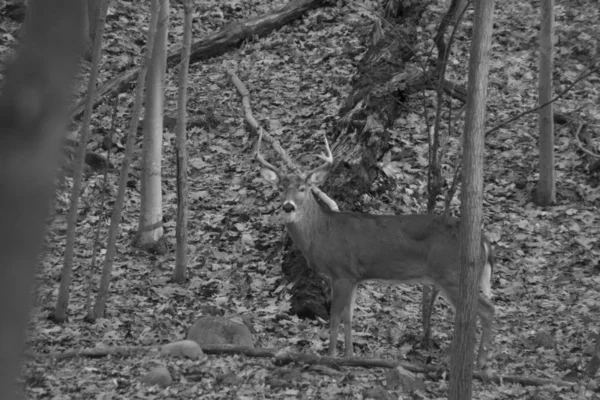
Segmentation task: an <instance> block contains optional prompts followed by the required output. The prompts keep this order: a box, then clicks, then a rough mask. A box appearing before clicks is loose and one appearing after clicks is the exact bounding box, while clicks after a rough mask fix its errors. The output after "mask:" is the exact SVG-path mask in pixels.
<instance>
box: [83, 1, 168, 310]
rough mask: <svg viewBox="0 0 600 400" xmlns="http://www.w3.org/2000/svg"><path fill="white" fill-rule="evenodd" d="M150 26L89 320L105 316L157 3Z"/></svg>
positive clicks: (152, 42) (148, 62) (155, 21)
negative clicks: (100, 273) (100, 272)
mask: <svg viewBox="0 0 600 400" xmlns="http://www.w3.org/2000/svg"><path fill="white" fill-rule="evenodd" d="M150 12H151V16H150V26H149V27H148V41H147V43H146V51H145V53H144V57H143V58H142V65H141V67H140V73H139V75H138V77H137V83H136V87H135V103H134V105H133V110H132V111H131V119H130V121H129V130H128V132H127V141H126V143H125V156H124V157H123V164H121V174H120V176H119V188H118V190H117V198H116V199H115V205H114V208H113V212H112V215H111V218H110V228H109V230H108V241H107V243H106V256H105V257H104V267H103V268H102V276H101V277H100V286H99V288H98V295H97V297H96V302H95V303H94V309H93V310H92V313H89V314H88V315H87V319H88V320H89V321H94V320H95V319H96V318H99V317H102V316H104V312H105V308H106V299H107V298H108V287H109V284H110V274H111V272H112V266H113V260H114V258H115V254H116V252H117V235H118V233H119V221H121V213H122V211H123V203H124V202H125V192H126V191H127V180H128V176H129V165H130V164H131V158H132V156H133V147H134V145H135V138H136V136H137V135H136V134H137V130H138V124H139V121H140V116H141V115H142V106H143V104H144V83H145V82H146V72H147V71H148V66H149V65H150V58H151V56H152V49H153V48H154V39H155V38H156V25H157V23H158V7H156V8H152V9H151V10H150Z"/></svg>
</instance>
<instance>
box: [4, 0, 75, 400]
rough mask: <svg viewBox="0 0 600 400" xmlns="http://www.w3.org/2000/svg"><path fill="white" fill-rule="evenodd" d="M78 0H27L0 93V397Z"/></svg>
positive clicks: (20, 312) (33, 247)
mask: <svg viewBox="0 0 600 400" xmlns="http://www.w3.org/2000/svg"><path fill="white" fill-rule="evenodd" d="M82 16H83V9H82V7H81V3H80V1H79V0H30V1H29V7H28V10H27V17H26V20H25V24H24V26H23V35H22V37H21V40H20V42H21V45H20V49H19V51H18V55H17V57H16V59H15V60H14V61H13V62H12V63H10V64H8V65H6V68H4V71H3V72H4V79H3V86H2V92H1V94H0V193H2V195H1V196H0V221H2V223H0V315H1V316H2V322H1V323H0V399H8V400H10V399H14V398H16V394H15V385H14V384H15V378H16V377H17V376H18V375H19V372H20V356H21V351H22V349H23V344H24V342H25V327H26V324H27V321H28V319H29V308H30V303H31V289H32V284H33V275H34V271H35V265H36V263H37V256H38V254H39V250H40V244H41V242H42V237H43V231H44V225H45V220H46V218H47V216H48V213H49V211H50V203H51V198H52V195H53V193H54V179H55V175H56V171H58V160H59V156H60V143H61V142H62V139H63V137H64V132H65V131H66V127H65V125H66V120H67V107H68V102H69V98H70V94H71V93H70V92H71V88H72V87H73V77H74V75H75V73H76V70H77V64H78V58H79V55H80V54H81V51H82V50H83V24H82V21H83V18H82Z"/></svg>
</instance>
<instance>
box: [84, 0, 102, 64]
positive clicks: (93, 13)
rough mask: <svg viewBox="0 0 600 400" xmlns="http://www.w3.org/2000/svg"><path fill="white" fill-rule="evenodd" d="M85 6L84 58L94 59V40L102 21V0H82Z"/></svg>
mask: <svg viewBox="0 0 600 400" xmlns="http://www.w3.org/2000/svg"><path fill="white" fill-rule="evenodd" d="M82 1H83V5H84V8H85V14H86V18H85V20H84V26H85V37H86V40H85V51H84V53H83V58H85V59H86V60H88V61H91V60H92V53H93V49H94V40H95V38H96V29H97V27H98V23H99V22H100V10H101V3H102V2H103V1H102V0H82Z"/></svg>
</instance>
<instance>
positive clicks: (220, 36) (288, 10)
mask: <svg viewBox="0 0 600 400" xmlns="http://www.w3.org/2000/svg"><path fill="white" fill-rule="evenodd" d="M321 4H323V0H292V1H290V2H289V3H288V4H286V5H285V6H283V7H281V8H280V9H278V10H275V11H273V12H271V13H269V14H265V15H259V16H257V17H253V18H250V19H247V20H245V21H240V22H232V23H230V24H228V25H226V26H225V27H224V28H223V29H221V30H220V31H219V32H215V33H213V34H212V35H209V36H208V37H207V38H205V39H202V40H200V41H198V42H196V43H193V44H192V51H191V54H190V59H189V62H190V63H195V62H198V61H203V60H207V59H209V58H212V57H217V56H219V55H222V54H225V53H227V52H228V51H230V50H231V49H234V48H237V47H239V46H240V45H241V44H242V43H243V42H244V41H246V40H248V39H251V38H253V37H261V36H266V35H268V34H269V33H271V32H273V31H274V30H277V29H279V28H281V27H283V26H285V25H287V24H289V23H290V22H292V21H295V20H296V19H298V18H301V17H302V16H303V15H304V14H305V13H306V12H307V11H309V10H311V9H312V8H316V7H318V6H320V5H321ZM179 62H181V46H178V47H176V48H174V49H172V50H170V51H169V53H168V55H167V65H171V66H172V65H178V64H179ZM138 72H139V68H133V69H130V70H127V71H125V72H123V73H121V74H120V75H118V76H117V77H116V78H114V79H113V80H111V81H109V82H106V83H105V84H104V85H102V86H101V87H100V88H98V90H97V91H96V94H97V99H96V100H94V105H96V104H97V103H98V102H99V101H100V100H99V99H101V98H102V97H104V96H106V95H107V94H112V95H114V94H117V93H120V92H124V91H126V90H128V88H129V84H130V83H132V81H133V80H134V79H136V77H137V74H138ZM84 104H85V98H83V99H82V100H81V101H80V102H79V103H78V104H77V105H76V106H75V108H74V109H73V110H72V111H71V119H73V118H76V117H77V116H79V114H81V112H82V111H83V106H84Z"/></svg>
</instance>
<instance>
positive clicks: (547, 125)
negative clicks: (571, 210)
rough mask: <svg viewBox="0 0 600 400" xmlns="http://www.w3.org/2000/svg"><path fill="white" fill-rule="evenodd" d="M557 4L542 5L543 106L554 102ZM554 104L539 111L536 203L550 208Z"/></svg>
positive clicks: (547, 1) (553, 195) (544, 0)
mask: <svg viewBox="0 0 600 400" xmlns="http://www.w3.org/2000/svg"><path fill="white" fill-rule="evenodd" d="M553 38H554V0H542V2H541V5H540V76H539V87H538V90H539V104H545V103H548V102H549V101H550V100H551V99H552V71H553V69H554V68H553V65H554V50H553V45H552V40H553ZM552 114H553V111H552V103H550V104H548V105H547V106H545V107H543V108H542V109H540V111H539V128H540V140H539V149H540V178H539V181H538V185H537V191H536V194H535V202H536V204H537V205H540V206H549V205H551V204H552V203H554V200H555V199H556V183H555V174H554V117H553V115H552Z"/></svg>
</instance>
